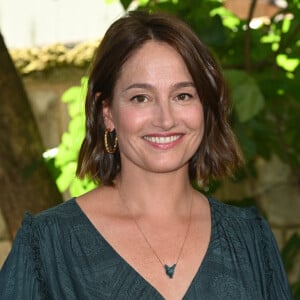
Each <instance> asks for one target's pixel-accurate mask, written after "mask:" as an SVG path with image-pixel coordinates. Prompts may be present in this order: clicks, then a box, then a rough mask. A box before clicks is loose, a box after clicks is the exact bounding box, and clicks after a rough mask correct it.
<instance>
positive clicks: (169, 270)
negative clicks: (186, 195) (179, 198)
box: [117, 186, 193, 278]
mask: <svg viewBox="0 0 300 300" xmlns="http://www.w3.org/2000/svg"><path fill="white" fill-rule="evenodd" d="M117 190H118V193H119V196H120V199H121V200H122V202H123V203H124V205H125V207H126V209H127V211H128V213H129V215H130V217H131V219H132V220H133V222H134V223H135V225H136V227H137V229H138V231H139V232H140V233H141V235H142V237H143V238H144V240H145V242H146V243H147V245H148V246H149V248H150V249H151V251H152V252H153V254H154V256H155V257H156V258H157V260H158V261H159V263H160V264H161V265H162V267H163V268H164V269H165V272H166V274H167V275H168V276H169V277H170V278H173V275H174V271H175V267H176V266H177V264H178V262H179V260H180V258H181V255H182V252H183V248H184V245H185V242H186V239H187V237H188V234H189V231H190V227H191V219H192V207H193V193H192V197H191V205H190V213H189V221H188V225H187V229H186V233H185V236H184V239H183V242H182V244H181V247H180V250H179V253H178V256H177V260H176V262H175V264H173V265H172V266H171V267H169V266H168V265H166V264H164V263H163V262H162V260H161V259H160V257H159V256H158V254H157V253H156V251H155V250H154V248H153V247H152V245H151V243H150V241H149V240H148V238H147V237H146V235H145V233H144V232H143V230H142V228H141V226H140V224H139V223H138V221H137V220H136V218H135V217H134V215H133V214H132V213H131V211H130V209H129V207H128V205H127V203H126V201H125V200H124V198H123V197H122V195H121V192H120V189H119V186H118V188H117Z"/></svg>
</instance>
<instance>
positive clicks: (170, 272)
mask: <svg viewBox="0 0 300 300" xmlns="http://www.w3.org/2000/svg"><path fill="white" fill-rule="evenodd" d="M175 268H176V264H174V265H173V266H171V267H169V266H168V265H165V270H166V274H167V275H168V276H169V277H170V278H173V276H174V272H175Z"/></svg>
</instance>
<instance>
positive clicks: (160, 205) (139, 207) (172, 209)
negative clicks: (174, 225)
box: [117, 172, 193, 218]
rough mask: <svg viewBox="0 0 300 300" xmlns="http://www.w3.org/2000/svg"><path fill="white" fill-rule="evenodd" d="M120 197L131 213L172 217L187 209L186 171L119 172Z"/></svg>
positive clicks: (182, 213) (191, 189)
mask: <svg viewBox="0 0 300 300" xmlns="http://www.w3.org/2000/svg"><path fill="white" fill-rule="evenodd" d="M117 188H118V189H119V193H120V196H121V198H122V199H121V200H122V201H125V202H126V205H127V206H128V207H130V209H131V211H133V212H134V213H135V215H140V216H142V215H147V216H156V217H157V216H163V217H164V218H166V217H168V216H169V217H174V216H182V215H186V214H187V213H188V211H189V207H190V203H191V199H192V193H193V188H192V187H191V185H190V182H189V178H188V175H187V173H186V172H176V174H168V173H164V174H145V173H143V174H142V175H140V174H136V175H134V174H131V175H130V176H124V175H123V174H122V173H121V174H120V176H119V177H118V179H117Z"/></svg>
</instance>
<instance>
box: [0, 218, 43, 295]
mask: <svg viewBox="0 0 300 300" xmlns="http://www.w3.org/2000/svg"><path fill="white" fill-rule="evenodd" d="M0 299H1V300H2V299H3V300H4V299H5V300H18V299H20V300H21V299H22V300H23V299H36V300H38V299H47V296H46V289H45V284H44V282H43V279H42V276H41V261H40V256H39V241H38V238H37V236H36V233H35V229H34V225H33V217H32V216H31V215H29V214H26V215H25V218H24V221H23V224H22V228H21V229H20V230H19V232H18V233H17V236H16V239H15V241H14V243H13V247H12V250H11V252H10V254H9V256H8V257H7V259H6V261H5V263H4V265H3V267H2V269H1V272H0Z"/></svg>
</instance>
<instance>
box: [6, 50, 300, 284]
mask: <svg viewBox="0 0 300 300" xmlns="http://www.w3.org/2000/svg"><path fill="white" fill-rule="evenodd" d="M93 47H94V46H92V48H93ZM59 49H60V51H59V56H60V60H59V61H60V65H59V66H56V67H55V66H54V65H53V61H56V58H55V55H54V56H53V59H52V60H51V59H50V58H49V57H48V59H46V58H44V59H43V64H44V65H43V66H41V65H40V66H39V67H37V65H38V62H37V60H36V61H35V60H32V57H31V58H30V59H28V60H27V64H25V63H24V61H25V59H24V56H22V55H21V58H22V59H23V60H22V61H21V62H20V61H18V62H17V65H18V67H19V70H20V72H21V73H22V74H23V81H24V85H25V88H26V90H27V92H28V95H29V98H30V101H31V104H32V108H33V111H34V115H35V117H36V120H37V123H38V126H39V128H40V131H41V134H42V138H43V141H44V144H45V147H46V148H52V147H55V146H57V145H58V144H59V143H60V137H61V134H62V133H63V132H64V131H65V130H66V128H67V125H68V121H69V118H68V114H67V110H66V106H65V105H64V104H63V103H62V102H61V95H62V94H63V92H64V91H65V90H66V89H68V88H69V87H71V86H74V85H80V79H81V77H82V76H84V75H86V73H87V71H86V70H87V66H88V61H89V60H90V59H91V55H92V54H91V53H92V51H91V50H90V49H89V50H88V54H87V53H85V55H84V54H82V53H81V54H80V55H79V56H81V57H83V59H82V60H81V61H80V60H78V55H77V58H76V59H77V60H76V59H73V60H72V58H70V57H69V58H68V59H66V57H67V54H66V53H67V50H66V49H63V48H61V47H60V48H59ZM81 49H84V47H81ZM43 51H44V52H45V50H43ZM48 51H50V52H51V53H52V52H53V50H51V49H50V50H49V49H48ZM70 51H73V53H76V51H75V50H74V49H72V50H70ZM14 55H16V54H14ZM35 55H36V57H37V58H38V57H40V55H39V54H38V53H36V54H35ZM51 55H52V54H51ZM74 56H75V57H76V54H75V55H74ZM16 57H17V55H16ZM15 59H16V58H15ZM72 61H73V63H72ZM74 62H76V63H74ZM34 64H35V65H36V68H37V70H38V71H34V70H35V69H34ZM29 65H31V66H30V67H29ZM257 170H258V178H257V180H255V181H253V180H252V181H248V182H247V181H246V182H244V183H243V185H241V184H234V183H232V182H228V183H226V185H225V186H224V187H223V188H222V189H220V190H218V192H217V193H216V195H215V196H216V197H217V198H218V199H222V200H226V199H233V198H235V199H241V198H243V197H253V196H254V197H255V198H256V199H258V204H259V206H260V208H261V209H262V210H263V211H265V212H267V217H268V221H269V223H270V225H271V227H272V230H273V232H274V234H275V237H276V239H277V242H278V245H279V247H280V248H282V247H283V246H284V244H285V243H286V241H287V240H288V239H289V237H290V236H291V235H292V234H293V233H295V232H297V233H299V234H300V201H299V200H300V196H299V195H300V185H299V182H296V181H295V179H294V177H293V174H292V172H291V170H290V168H289V166H287V165H285V164H283V163H282V162H281V161H280V160H279V159H278V158H277V157H273V158H272V159H271V161H264V160H262V159H258V161H257ZM10 245H11V244H10V241H9V240H8V235H7V233H6V230H5V223H4V221H3V218H1V214H0V266H1V265H2V263H3V261H4V259H5V257H6V256H7V253H8V251H9V249H10ZM289 277H290V281H291V282H294V281H296V280H299V278H300V256H299V257H298V263H297V264H296V265H295V266H294V268H293V271H292V272H291V273H290V274H289Z"/></svg>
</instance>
